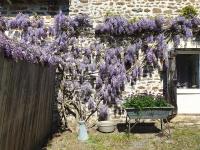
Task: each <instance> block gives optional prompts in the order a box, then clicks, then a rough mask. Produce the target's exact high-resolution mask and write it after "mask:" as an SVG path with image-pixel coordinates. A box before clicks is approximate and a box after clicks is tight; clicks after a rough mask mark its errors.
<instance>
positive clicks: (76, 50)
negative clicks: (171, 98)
mask: <svg viewBox="0 0 200 150" xmlns="http://www.w3.org/2000/svg"><path fill="white" fill-rule="evenodd" d="M199 26H200V19H199V18H198V17H195V16H193V17H191V18H185V17H184V16H178V17H176V18H174V19H172V20H169V19H165V18H163V17H156V18H143V19H140V20H138V21H136V22H130V21H128V20H127V19H126V18H123V17H121V16H110V17H107V18H106V19H105V21H104V22H103V23H102V24H99V25H97V26H96V28H93V26H92V22H91V20H90V18H89V17H88V16H87V15H85V14H80V15H77V16H75V17H70V16H66V15H64V14H63V13H62V12H60V13H59V14H58V15H56V16H55V18H54V24H53V25H50V26H47V25H45V23H44V20H43V19H42V18H40V17H32V18H30V17H29V16H27V15H24V14H21V13H20V14H18V15H17V16H16V17H15V18H13V19H5V18H4V17H0V39H1V40H0V48H1V52H3V53H4V55H5V56H6V57H9V58H13V59H14V60H26V61H29V62H32V63H41V64H48V65H57V67H58V74H60V75H61V77H60V78H59V80H60V86H59V88H60V91H59V92H58V103H60V104H61V107H62V113H63V116H65V115H66V111H67V112H71V110H74V109H75V110H76V112H73V114H74V115H75V116H76V117H80V118H81V119H85V120H88V119H89V117H90V116H91V115H92V114H93V113H94V112H96V111H97V112H99V116H100V118H101V119H103V118H104V119H105V118H106V117H107V111H108V107H109V106H111V105H113V104H117V105H120V104H121V103H122V101H123V95H122V93H123V91H124V90H125V86H126V84H127V83H131V84H132V85H134V84H135V82H136V80H137V79H138V78H139V77H141V76H143V75H144V74H145V73H148V72H151V70H152V69H154V68H156V67H158V68H159V67H160V68H162V65H165V66H167V65H168V44H169V43H173V44H174V47H178V46H179V44H180V40H181V39H184V40H187V39H189V38H192V37H197V36H199V33H200V31H199V28H198V27H199ZM94 31H95V32H94ZM91 33H93V36H94V35H95V36H94V37H95V40H93V42H91V44H90V45H87V46H83V44H82V43H84V40H83V39H84V37H88V36H91ZM141 54H142V56H143V59H142V60H139V57H140V55H141ZM63 104H65V105H63ZM65 117H66V116H65Z"/></svg>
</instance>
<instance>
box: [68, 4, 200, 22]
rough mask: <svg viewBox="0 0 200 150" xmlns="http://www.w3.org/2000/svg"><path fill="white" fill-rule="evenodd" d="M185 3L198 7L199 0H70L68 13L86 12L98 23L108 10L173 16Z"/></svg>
mask: <svg viewBox="0 0 200 150" xmlns="http://www.w3.org/2000/svg"><path fill="white" fill-rule="evenodd" d="M187 5H192V6H194V7H196V8H199V6H200V0H72V1H71V6H70V13H69V14H70V15H76V14H77V13H87V14H89V15H90V16H91V17H92V18H93V19H94V21H95V23H98V22H101V21H102V19H103V18H104V16H105V15H106V13H108V12H112V13H114V14H120V15H122V16H125V17H126V18H133V17H150V16H157V15H163V16H168V17H173V16H176V15H178V13H179V9H181V8H182V7H184V6H187Z"/></svg>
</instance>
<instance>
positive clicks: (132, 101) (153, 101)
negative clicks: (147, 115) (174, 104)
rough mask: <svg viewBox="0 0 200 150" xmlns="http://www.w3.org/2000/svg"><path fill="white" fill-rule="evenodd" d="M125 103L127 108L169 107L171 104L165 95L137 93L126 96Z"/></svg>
mask: <svg viewBox="0 0 200 150" xmlns="http://www.w3.org/2000/svg"><path fill="white" fill-rule="evenodd" d="M125 101H126V102H125V103H124V104H123V106H124V107H125V108H137V109H143V108H145V107H167V106H169V104H168V103H167V102H166V101H165V99H164V98H163V97H154V96H152V95H136V96H131V97H128V98H126V100H125Z"/></svg>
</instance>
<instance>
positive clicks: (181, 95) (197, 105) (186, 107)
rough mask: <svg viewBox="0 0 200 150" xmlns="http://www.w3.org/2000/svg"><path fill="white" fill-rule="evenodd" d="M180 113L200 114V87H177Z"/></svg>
mask: <svg viewBox="0 0 200 150" xmlns="http://www.w3.org/2000/svg"><path fill="white" fill-rule="evenodd" d="M177 105H178V114H200V89H177Z"/></svg>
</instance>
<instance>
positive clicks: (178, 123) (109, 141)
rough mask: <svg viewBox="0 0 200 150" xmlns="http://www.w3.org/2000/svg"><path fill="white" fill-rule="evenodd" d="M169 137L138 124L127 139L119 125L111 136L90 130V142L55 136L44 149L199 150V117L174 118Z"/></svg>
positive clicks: (73, 135) (153, 127)
mask: <svg viewBox="0 0 200 150" xmlns="http://www.w3.org/2000/svg"><path fill="white" fill-rule="evenodd" d="M170 129H171V132H172V133H171V137H167V136H163V135H162V134H160V131H159V123H158V122H155V124H154V123H150V122H148V123H141V124H139V125H138V126H136V127H135V128H134V129H133V130H132V133H131V134H130V136H129V137H128V136H127V134H126V133H125V132H124V127H123V124H121V125H120V124H119V125H118V126H117V129H116V131H115V132H114V133H107V134H105V133H100V132H98V131H96V130H95V129H90V130H89V136H90V138H89V140H88V141H87V142H79V141H78V140H77V134H76V133H70V132H64V133H61V134H56V135H55V136H54V138H53V139H51V140H50V141H49V142H48V144H47V146H46V147H45V148H43V150H200V116H177V117H175V118H174V119H172V120H171V123H170Z"/></svg>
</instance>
